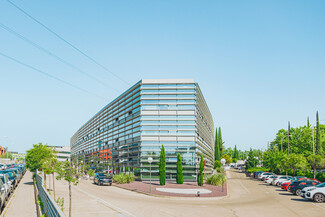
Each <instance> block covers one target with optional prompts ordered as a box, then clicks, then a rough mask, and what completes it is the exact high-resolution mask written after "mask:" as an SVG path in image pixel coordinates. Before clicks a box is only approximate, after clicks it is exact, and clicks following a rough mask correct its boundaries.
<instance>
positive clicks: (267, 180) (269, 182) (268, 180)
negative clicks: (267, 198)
mask: <svg viewBox="0 0 325 217" xmlns="http://www.w3.org/2000/svg"><path fill="white" fill-rule="evenodd" d="M277 177H278V176H277V175H273V176H268V177H266V178H265V183H267V184H270V185H272V181H273V180H274V179H276V178H277Z"/></svg>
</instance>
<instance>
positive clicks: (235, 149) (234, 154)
mask: <svg viewBox="0 0 325 217" xmlns="http://www.w3.org/2000/svg"><path fill="white" fill-rule="evenodd" d="M236 152H237V145H235V148H234V153H233V154H232V158H236V159H237V157H236V154H237V153H236Z"/></svg>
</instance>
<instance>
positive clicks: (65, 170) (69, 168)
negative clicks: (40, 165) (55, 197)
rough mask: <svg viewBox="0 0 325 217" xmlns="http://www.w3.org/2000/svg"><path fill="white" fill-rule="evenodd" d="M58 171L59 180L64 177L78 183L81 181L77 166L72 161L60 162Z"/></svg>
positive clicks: (70, 181)
mask: <svg viewBox="0 0 325 217" xmlns="http://www.w3.org/2000/svg"><path fill="white" fill-rule="evenodd" d="M56 172H57V174H58V176H57V177H56V179H57V180H60V179H64V180H65V181H67V182H69V183H72V184H74V185H77V184H78V182H79V179H78V178H79V177H80V176H81V174H80V173H78V170H77V166H76V165H74V164H72V163H71V162H70V161H64V162H59V163H58V164H57V167H56Z"/></svg>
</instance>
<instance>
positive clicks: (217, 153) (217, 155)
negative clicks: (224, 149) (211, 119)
mask: <svg viewBox="0 0 325 217" xmlns="http://www.w3.org/2000/svg"><path fill="white" fill-rule="evenodd" d="M220 156H221V155H220V146H219V137H218V128H216V140H215V149H214V159H215V161H216V160H218V161H220Z"/></svg>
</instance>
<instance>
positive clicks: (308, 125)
mask: <svg viewBox="0 0 325 217" xmlns="http://www.w3.org/2000/svg"><path fill="white" fill-rule="evenodd" d="M307 127H308V128H309V127H310V124H309V117H307Z"/></svg>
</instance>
